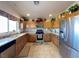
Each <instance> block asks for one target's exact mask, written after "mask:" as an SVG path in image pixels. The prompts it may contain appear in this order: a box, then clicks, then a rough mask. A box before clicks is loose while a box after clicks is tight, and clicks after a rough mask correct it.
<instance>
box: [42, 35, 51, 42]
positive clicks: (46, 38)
mask: <svg viewBox="0 0 79 59" xmlns="http://www.w3.org/2000/svg"><path fill="white" fill-rule="evenodd" d="M43 38H44V41H45V42H50V41H51V33H44V36H43Z"/></svg>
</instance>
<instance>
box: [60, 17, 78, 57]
mask: <svg viewBox="0 0 79 59" xmlns="http://www.w3.org/2000/svg"><path fill="white" fill-rule="evenodd" d="M59 37H60V40H59V44H60V45H59V51H60V54H61V56H62V57H64V58H79V16H74V17H71V18H67V19H63V20H61V21H60V35H59Z"/></svg>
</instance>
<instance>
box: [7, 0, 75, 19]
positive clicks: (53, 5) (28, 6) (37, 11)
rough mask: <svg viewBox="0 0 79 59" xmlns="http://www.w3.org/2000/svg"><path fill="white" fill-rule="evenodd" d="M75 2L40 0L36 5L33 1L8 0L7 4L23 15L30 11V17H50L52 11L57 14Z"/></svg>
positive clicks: (54, 14)
mask: <svg viewBox="0 0 79 59" xmlns="http://www.w3.org/2000/svg"><path fill="white" fill-rule="evenodd" d="M74 2H75V1H39V5H34V3H33V1H7V4H8V5H10V6H11V8H12V9H14V10H15V11H17V13H19V14H20V15H21V16H26V14H27V13H30V18H37V17H42V18H48V17H49V14H50V13H51V14H52V15H53V16H56V15H58V14H59V13H61V12H62V11H63V10H65V9H66V8H68V7H69V6H70V5H72V4H73V3H74Z"/></svg>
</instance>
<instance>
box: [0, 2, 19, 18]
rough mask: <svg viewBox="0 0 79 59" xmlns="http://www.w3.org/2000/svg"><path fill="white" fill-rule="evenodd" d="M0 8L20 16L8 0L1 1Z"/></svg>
mask: <svg viewBox="0 0 79 59" xmlns="http://www.w3.org/2000/svg"><path fill="white" fill-rule="evenodd" d="M0 10H3V11H5V12H7V13H9V14H11V15H13V16H16V17H18V18H20V16H19V14H18V13H17V12H16V11H14V10H13V9H12V8H11V7H10V5H8V3H6V1H0Z"/></svg>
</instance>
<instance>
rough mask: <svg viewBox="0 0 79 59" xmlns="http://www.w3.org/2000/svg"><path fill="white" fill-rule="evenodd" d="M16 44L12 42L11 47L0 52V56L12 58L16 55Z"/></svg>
mask: <svg viewBox="0 0 79 59" xmlns="http://www.w3.org/2000/svg"><path fill="white" fill-rule="evenodd" d="M15 48H16V45H15V44H13V45H12V46H11V47H9V48H7V49H6V50H5V51H3V52H2V53H0V58H12V57H15V56H16V49H15Z"/></svg>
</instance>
